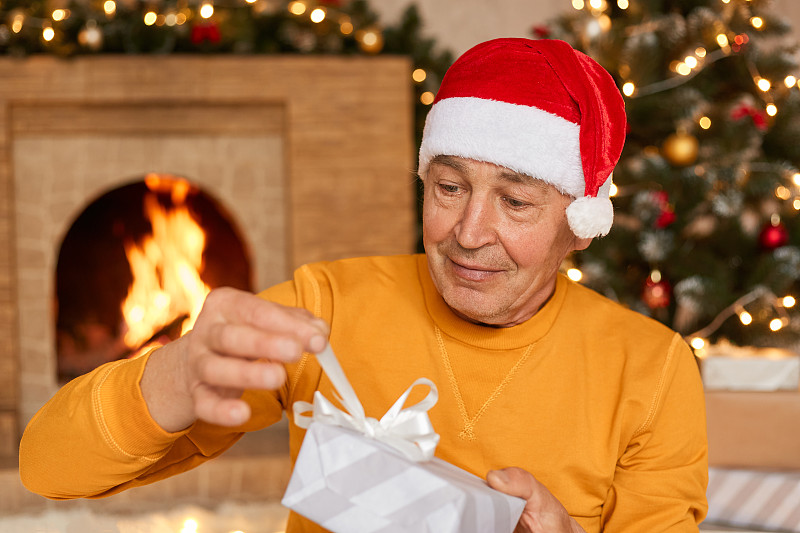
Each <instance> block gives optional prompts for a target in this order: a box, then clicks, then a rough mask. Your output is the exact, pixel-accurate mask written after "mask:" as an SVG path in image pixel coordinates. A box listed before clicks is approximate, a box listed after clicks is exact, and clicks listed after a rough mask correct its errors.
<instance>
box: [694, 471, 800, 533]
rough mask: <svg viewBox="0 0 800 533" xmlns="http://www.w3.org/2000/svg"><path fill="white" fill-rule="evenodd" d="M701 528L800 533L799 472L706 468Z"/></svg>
mask: <svg viewBox="0 0 800 533" xmlns="http://www.w3.org/2000/svg"><path fill="white" fill-rule="evenodd" d="M707 496H708V515H707V516H706V520H705V522H704V524H714V525H724V526H732V527H745V528H759V529H761V528H763V529H766V530H769V531H793V532H798V533H800V504H799V503H798V502H800V472H767V471H757V470H736V469H723V468H710V469H709V472H708V491H707Z"/></svg>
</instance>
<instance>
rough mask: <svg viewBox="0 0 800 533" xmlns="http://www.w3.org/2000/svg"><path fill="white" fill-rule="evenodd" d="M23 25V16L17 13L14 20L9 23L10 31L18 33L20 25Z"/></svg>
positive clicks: (20, 29) (20, 28)
mask: <svg viewBox="0 0 800 533" xmlns="http://www.w3.org/2000/svg"><path fill="white" fill-rule="evenodd" d="M24 23H25V15H23V14H21V13H17V14H16V15H14V20H12V21H11V31H13V32H14V33H19V32H21V31H22V25H23V24H24Z"/></svg>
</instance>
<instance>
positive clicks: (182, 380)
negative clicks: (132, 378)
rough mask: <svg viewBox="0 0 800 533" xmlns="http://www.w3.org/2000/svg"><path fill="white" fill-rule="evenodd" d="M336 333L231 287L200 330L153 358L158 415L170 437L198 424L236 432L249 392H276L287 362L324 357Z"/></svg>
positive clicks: (203, 317)
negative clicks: (233, 428) (309, 356)
mask: <svg viewBox="0 0 800 533" xmlns="http://www.w3.org/2000/svg"><path fill="white" fill-rule="evenodd" d="M329 333H330V330H329V328H328V325H327V324H326V323H325V322H324V321H323V320H321V319H319V318H315V317H314V316H313V315H312V314H311V313H309V312H308V311H306V310H305V309H299V308H294V307H285V306H282V305H278V304H275V303H272V302H268V301H266V300H264V299H262V298H259V297H258V296H255V295H254V294H251V293H248V292H244V291H240V290H236V289H231V288H221V289H215V290H213V291H211V293H209V295H208V297H207V298H206V301H205V303H204V305H203V310H202V311H201V312H200V314H199V315H198V317H197V321H196V322H195V324H194V328H193V329H192V330H191V331H190V332H188V333H186V334H185V335H184V336H183V337H181V338H180V339H178V340H176V341H174V342H171V343H169V344H168V345H166V346H164V347H162V348H159V349H157V350H156V351H155V352H153V353H152V354H151V355H150V359H149V360H148V362H147V366H146V367H145V370H144V374H143V375H142V380H141V389H142V395H143V396H144V400H145V402H146V403H147V407H148V409H149V410H150V415H151V416H152V417H153V419H154V420H155V421H156V422H157V423H158V424H159V425H160V426H161V427H162V428H163V429H164V430H166V431H169V432H174V431H179V430H182V429H184V428H186V427H188V426H190V425H191V424H192V423H194V422H195V420H198V419H200V420H204V421H206V422H210V423H212V424H218V425H223V426H235V425H239V424H242V423H244V422H246V421H247V420H248V419H249V418H250V407H249V406H248V405H247V403H246V402H244V401H242V400H241V399H239V398H240V396H241V395H242V392H243V391H244V390H245V389H270V390H274V389H277V388H279V387H281V386H282V385H283V383H284V382H285V381H286V371H285V370H284V367H283V363H287V362H292V361H296V360H298V359H299V358H300V357H301V355H302V353H303V352H315V353H316V352H320V351H322V350H323V349H324V348H325V345H326V343H327V342H328V339H327V337H328V335H329Z"/></svg>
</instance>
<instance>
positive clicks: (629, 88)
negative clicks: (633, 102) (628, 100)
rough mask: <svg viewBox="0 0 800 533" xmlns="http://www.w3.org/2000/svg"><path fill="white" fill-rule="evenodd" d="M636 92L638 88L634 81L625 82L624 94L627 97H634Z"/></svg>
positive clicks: (623, 86)
mask: <svg viewBox="0 0 800 533" xmlns="http://www.w3.org/2000/svg"><path fill="white" fill-rule="evenodd" d="M634 92H636V86H635V85H634V84H633V82H632V81H628V82H625V84H623V85H622V94H624V95H625V96H633V93H634Z"/></svg>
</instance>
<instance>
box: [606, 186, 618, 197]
mask: <svg viewBox="0 0 800 533" xmlns="http://www.w3.org/2000/svg"><path fill="white" fill-rule="evenodd" d="M617 193H619V187H617V186H616V184H614V183H612V184H611V185H609V187H608V195H609V196H610V197H612V198H613V197H614V196H616V195H617Z"/></svg>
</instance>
